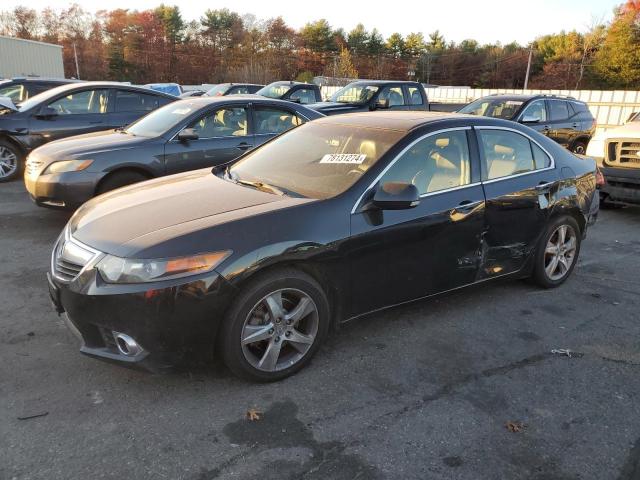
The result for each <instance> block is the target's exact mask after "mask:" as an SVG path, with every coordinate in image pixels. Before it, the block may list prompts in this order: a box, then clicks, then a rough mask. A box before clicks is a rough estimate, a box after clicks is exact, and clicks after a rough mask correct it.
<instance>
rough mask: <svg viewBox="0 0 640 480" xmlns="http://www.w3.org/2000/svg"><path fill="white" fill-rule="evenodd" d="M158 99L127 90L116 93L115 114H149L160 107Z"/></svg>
mask: <svg viewBox="0 0 640 480" xmlns="http://www.w3.org/2000/svg"><path fill="white" fill-rule="evenodd" d="M159 98H160V97H156V96H155V95H148V94H146V93H138V92H132V91H129V90H117V91H116V106H115V111H116V112H150V111H151V110H155V109H156V108H158V107H159V106H160V102H159V101H158V99H159Z"/></svg>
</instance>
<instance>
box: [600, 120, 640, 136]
mask: <svg viewBox="0 0 640 480" xmlns="http://www.w3.org/2000/svg"><path fill="white" fill-rule="evenodd" d="M601 136H602V138H640V122H629V123H627V124H625V125H622V126H620V127H616V128H609V129H608V130H606V131H605V132H604V133H602V134H601ZM599 137H600V135H599Z"/></svg>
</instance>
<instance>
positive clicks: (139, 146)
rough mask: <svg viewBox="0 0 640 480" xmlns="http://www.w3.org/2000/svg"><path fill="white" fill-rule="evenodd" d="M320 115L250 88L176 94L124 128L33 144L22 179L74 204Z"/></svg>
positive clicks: (43, 201) (215, 160)
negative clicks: (210, 93)
mask: <svg viewBox="0 0 640 480" xmlns="http://www.w3.org/2000/svg"><path fill="white" fill-rule="evenodd" d="M323 116H324V115H323V114H322V113H318V112H316V111H314V110H311V109H309V108H307V107H305V106H303V105H298V104H294V103H291V102H285V101H284V100H273V99H269V98H262V97H258V96H255V95H252V96H249V95H245V96H241V95H233V96H220V97H215V98H212V97H194V98H190V99H186V100H180V101H177V102H174V103H171V104H169V105H166V106H164V107H162V108H159V109H158V110H156V111H154V112H152V113H150V114H149V115H147V116H145V117H143V118H141V119H140V120H138V121H137V122H134V123H132V124H131V125H129V126H128V127H126V128H123V129H118V130H113V129H111V130H108V131H106V132H97V133H90V134H86V135H79V136H76V137H71V138H68V139H64V140H59V141H57V142H51V143H49V144H47V145H44V146H42V147H40V148H38V149H36V150H34V151H33V152H32V153H31V154H30V155H29V157H28V159H27V165H26V168H25V174H24V183H25V186H26V188H27V191H28V192H29V194H30V195H31V198H32V199H33V201H34V202H35V203H36V204H37V205H39V206H42V207H48V208H58V209H66V210H74V209H76V208H78V207H79V206H80V205H81V204H83V203H84V202H86V201H87V200H89V199H90V198H92V197H94V196H96V195H99V194H101V193H105V192H108V191H110V190H114V189H116V188H119V187H123V186H125V185H131V184H133V183H137V182H141V181H144V180H148V179H150V178H155V177H160V176H163V175H170V174H173V173H179V172H186V171H188V170H196V169H199V168H204V167H212V166H214V165H217V164H220V163H227V162H229V161H230V160H233V159H235V158H236V157H239V156H240V155H241V154H242V153H243V152H245V151H247V150H250V149H251V148H253V147H255V146H256V145H260V144H262V143H264V142H266V141H267V140H269V139H270V138H272V137H274V136H275V135H278V134H280V133H282V132H285V131H286V130H289V129H290V128H293V127H295V126H297V125H301V124H302V123H305V122H307V121H309V120H313V119H316V118H320V117H323Z"/></svg>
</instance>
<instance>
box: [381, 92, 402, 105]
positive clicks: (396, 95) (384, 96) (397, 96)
mask: <svg viewBox="0 0 640 480" xmlns="http://www.w3.org/2000/svg"><path fill="white" fill-rule="evenodd" d="M378 100H382V101H384V100H389V106H390V107H397V106H399V105H404V94H403V93H402V87H384V88H383V89H382V91H381V92H380V95H378Z"/></svg>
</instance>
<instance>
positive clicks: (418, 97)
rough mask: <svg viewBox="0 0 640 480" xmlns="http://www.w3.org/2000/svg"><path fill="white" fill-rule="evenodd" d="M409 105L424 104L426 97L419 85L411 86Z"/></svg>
mask: <svg viewBox="0 0 640 480" xmlns="http://www.w3.org/2000/svg"><path fill="white" fill-rule="evenodd" d="M409 105H424V99H423V98H422V93H421V92H420V89H419V88H418V87H409Z"/></svg>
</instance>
